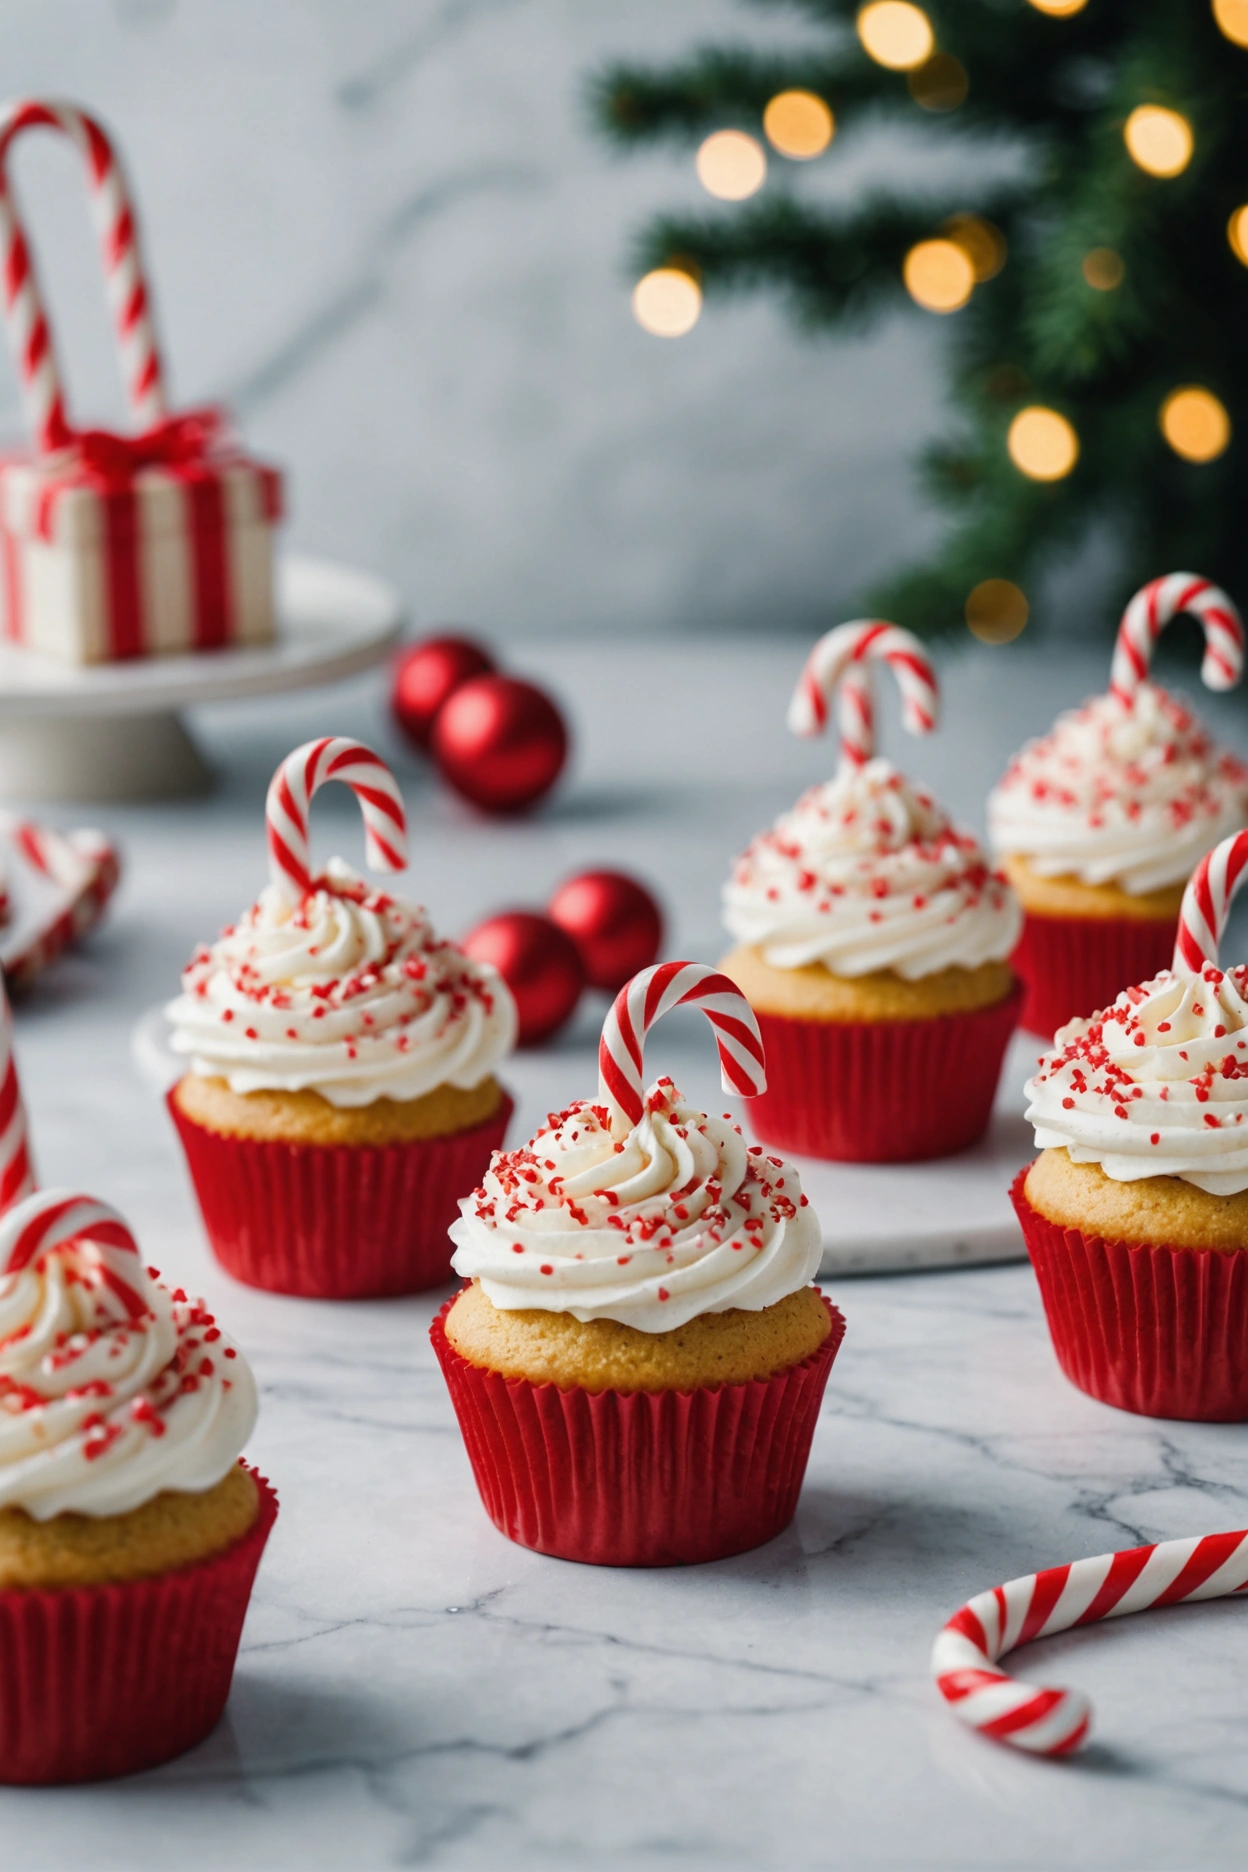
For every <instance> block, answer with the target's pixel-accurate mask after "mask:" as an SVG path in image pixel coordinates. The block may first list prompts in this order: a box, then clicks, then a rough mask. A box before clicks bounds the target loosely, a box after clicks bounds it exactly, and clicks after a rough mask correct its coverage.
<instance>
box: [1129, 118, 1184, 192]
mask: <svg viewBox="0 0 1248 1872" xmlns="http://www.w3.org/2000/svg"><path fill="white" fill-rule="evenodd" d="M1122 134H1123V137H1124V138H1125V139H1126V145H1127V154H1128V155H1129V156H1130V158H1131V160H1132V162H1133V163H1138V165H1139V167H1140V168H1141V169H1144V170H1146V171H1147V172H1148V174H1149V175H1155V176H1176V175H1182V173H1183V171H1184V170H1185V169H1186V168H1187V165H1188V163H1189V162H1191V160H1192V126H1191V125H1190V124H1189V123H1188V121H1187V118H1186V117H1181V116H1180V115H1179V113H1178V111H1174V110H1167V109H1166V107H1165V105H1164V104H1138V105H1137V106H1136V108H1135V109H1134V110H1133V111H1132V113H1131V115H1130V116H1129V117H1128V118H1127V121H1126V123H1125V124H1124V125H1123V127H1122Z"/></svg>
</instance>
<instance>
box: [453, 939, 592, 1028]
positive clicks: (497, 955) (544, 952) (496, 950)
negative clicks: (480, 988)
mask: <svg viewBox="0 0 1248 1872" xmlns="http://www.w3.org/2000/svg"><path fill="white" fill-rule="evenodd" d="M459 946H460V948H461V949H462V950H463V951H464V954H465V955H470V956H471V957H472V958H473V960H474V961H475V962H492V963H493V964H494V967H495V968H496V969H497V970H498V972H499V974H500V975H501V976H502V978H503V980H504V981H505V982H506V984H507V986H508V987H509V988H510V989H511V992H512V994H513V996H514V997H515V1002H516V1012H517V1014H518V1015H519V1017H520V1031H519V1036H518V1037H519V1044H520V1045H521V1046H537V1045H539V1044H540V1042H541V1041H543V1040H545V1039H548V1038H549V1036H550V1035H551V1034H553V1033H554V1032H555V1030H556V1029H557V1028H559V1027H562V1026H563V1023H564V1022H565V1021H566V1020H567V1019H568V1017H569V1015H570V1014H571V1013H572V1010H573V1008H574V1007H575V1006H576V1004H577V1002H578V1001H579V1000H580V998H581V989H582V988H583V987H584V985H585V974H584V970H583V969H582V968H581V958H580V956H579V955H578V954H577V951H576V944H575V943H574V942H573V941H572V938H571V937H570V936H568V935H565V933H564V931H563V930H561V929H560V927H559V925H558V924H557V923H552V922H551V920H550V918H549V917H545V916H540V915H538V913H537V912H536V911H530V910H507V911H504V912H503V913H502V914H501V915H500V916H493V917H487V919H486V921H485V922H484V923H478V924H477V927H476V929H474V930H473V932H472V934H471V935H470V936H466V937H465V938H464V940H463V942H461V943H460V945H459Z"/></svg>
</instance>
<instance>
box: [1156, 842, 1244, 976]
mask: <svg viewBox="0 0 1248 1872" xmlns="http://www.w3.org/2000/svg"><path fill="white" fill-rule="evenodd" d="M1246 867H1248V832H1233V833H1232V834H1231V836H1230V838H1224V839H1223V840H1222V843H1221V844H1220V845H1215V846H1214V848H1213V850H1212V851H1211V852H1206V853H1205V855H1204V857H1203V858H1202V859H1201V861H1200V863H1199V864H1198V865H1197V867H1196V869H1195V870H1194V871H1193V872H1192V875H1191V877H1190V878H1189V879H1188V881H1187V889H1186V890H1185V891H1184V892H1183V902H1182V904H1181V905H1180V908H1179V931H1178V936H1177V937H1176V939H1175V945H1174V968H1175V972H1176V974H1186V975H1199V974H1200V973H1201V972H1202V970H1203V969H1204V968H1205V967H1206V966H1207V965H1208V964H1210V963H1213V964H1214V965H1215V966H1216V964H1217V960H1218V950H1219V948H1220V946H1221V943H1222V934H1223V931H1224V930H1225V928H1226V919H1227V917H1228V916H1229V914H1230V909H1231V904H1232V903H1233V902H1234V900H1235V895H1236V892H1237V891H1238V890H1239V887H1240V885H1241V884H1242V883H1243V881H1244V876H1245V868H1246Z"/></svg>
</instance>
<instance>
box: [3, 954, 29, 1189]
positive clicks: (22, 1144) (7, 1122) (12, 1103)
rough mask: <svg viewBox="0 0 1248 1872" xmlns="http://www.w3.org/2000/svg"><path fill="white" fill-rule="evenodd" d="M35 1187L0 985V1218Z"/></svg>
mask: <svg viewBox="0 0 1248 1872" xmlns="http://www.w3.org/2000/svg"><path fill="white" fill-rule="evenodd" d="M34 1187H35V1173H34V1170H33V1168H32V1166H31V1161H30V1139H29V1136H28V1134H27V1130H26V1106H25V1103H24V1102H23V1099H22V1088H21V1086H20V1084H19V1083H18V1078H17V1061H16V1060H15V1059H14V1057H13V1016H12V1014H11V1013H10V1011H9V997H8V995H7V994H6V993H5V990H4V984H3V981H0V1214H3V1212H4V1211H5V1210H7V1209H9V1208H11V1207H12V1205H13V1204H14V1203H16V1202H20V1201H21V1199H22V1197H23V1196H29V1194H30V1192H31V1190H33V1189H34Z"/></svg>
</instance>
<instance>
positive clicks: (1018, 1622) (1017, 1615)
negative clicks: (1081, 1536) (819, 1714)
mask: <svg viewBox="0 0 1248 1872" xmlns="http://www.w3.org/2000/svg"><path fill="white" fill-rule="evenodd" d="M1245 1587H1248V1529H1246V1528H1239V1529H1237V1530H1236V1531H1235V1532H1234V1533H1232V1534H1206V1535H1205V1536H1204V1537H1203V1538H1199V1539H1193V1540H1172V1541H1161V1542H1159V1543H1158V1544H1157V1545H1156V1546H1153V1547H1130V1548H1127V1549H1126V1550H1125V1551H1124V1552H1122V1553H1109V1554H1098V1555H1097V1556H1096V1558H1095V1559H1094V1560H1076V1561H1074V1562H1072V1563H1071V1564H1070V1565H1069V1566H1057V1567H1046V1568H1045V1570H1044V1572H1043V1573H1029V1574H1027V1576H1026V1578H1025V1579H1016V1580H1010V1581H1009V1582H1008V1583H1007V1584H1006V1585H1004V1586H996V1587H994V1588H993V1590H992V1591H991V1592H985V1593H979V1594H978V1595H977V1597H976V1598H974V1599H972V1600H971V1601H970V1602H969V1603H968V1604H967V1605H964V1606H963V1607H962V1610H961V1611H960V1612H958V1613H955V1615H954V1616H953V1618H951V1619H950V1621H949V1623H948V1624H947V1625H946V1626H945V1629H944V1630H943V1631H942V1632H941V1634H940V1636H939V1638H938V1639H937V1640H936V1644H935V1647H934V1649H933V1651H932V1675H933V1676H934V1677H935V1679H936V1683H937V1686H938V1688H939V1689H940V1691H941V1694H942V1695H943V1696H945V1697H946V1698H947V1699H948V1701H949V1703H950V1704H951V1705H952V1707H953V1710H954V1713H955V1714H956V1715H958V1716H960V1717H961V1719H962V1721H963V1722H964V1723H967V1724H968V1725H969V1726H970V1727H971V1728H972V1729H978V1730H979V1732H980V1733H981V1735H987V1736H991V1737H992V1738H993V1740H994V1741H997V1742H1008V1743H1009V1744H1010V1746H1011V1747H1012V1748H1018V1749H1027V1750H1028V1751H1029V1752H1030V1753H1032V1754H1033V1755H1068V1754H1070V1753H1071V1752H1072V1751H1073V1750H1075V1749H1077V1748H1079V1747H1080V1745H1081V1744H1082V1743H1083V1742H1084V1741H1085V1740H1086V1738H1087V1734H1088V1730H1089V1728H1090V1726H1091V1721H1092V1709H1091V1705H1090V1704H1089V1702H1088V1699H1087V1698H1086V1697H1085V1696H1083V1695H1082V1694H1081V1693H1080V1692H1079V1691H1078V1690H1042V1689H1040V1688H1039V1686H1037V1685H1035V1684H1027V1683H1016V1682H1015V1681H1014V1680H1013V1679H1012V1678H1011V1677H1009V1676H1008V1675H1007V1674H1006V1672H1005V1671H1003V1670H1001V1669H1000V1668H999V1667H998V1659H1000V1658H1002V1657H1004V1656H1005V1654H1006V1652H1007V1651H1014V1650H1016V1649H1017V1647H1018V1646H1019V1645H1025V1644H1030V1643H1031V1641H1032V1639H1033V1638H1049V1637H1052V1635H1053V1634H1054V1633H1055V1632H1063V1631H1070V1630H1071V1628H1072V1627H1074V1626H1078V1625H1093V1624H1095V1623H1096V1621H1097V1620H1098V1619H1106V1618H1123V1617H1125V1615H1126V1614H1127V1613H1128V1612H1146V1611H1148V1610H1149V1609H1150V1608H1152V1607H1154V1606H1171V1605H1183V1604H1187V1603H1190V1602H1191V1601H1193V1600H1197V1599H1220V1598H1222V1597H1223V1596H1224V1595H1225V1594H1227V1593H1237V1592H1242V1591H1243V1590H1244V1588H1245Z"/></svg>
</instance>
